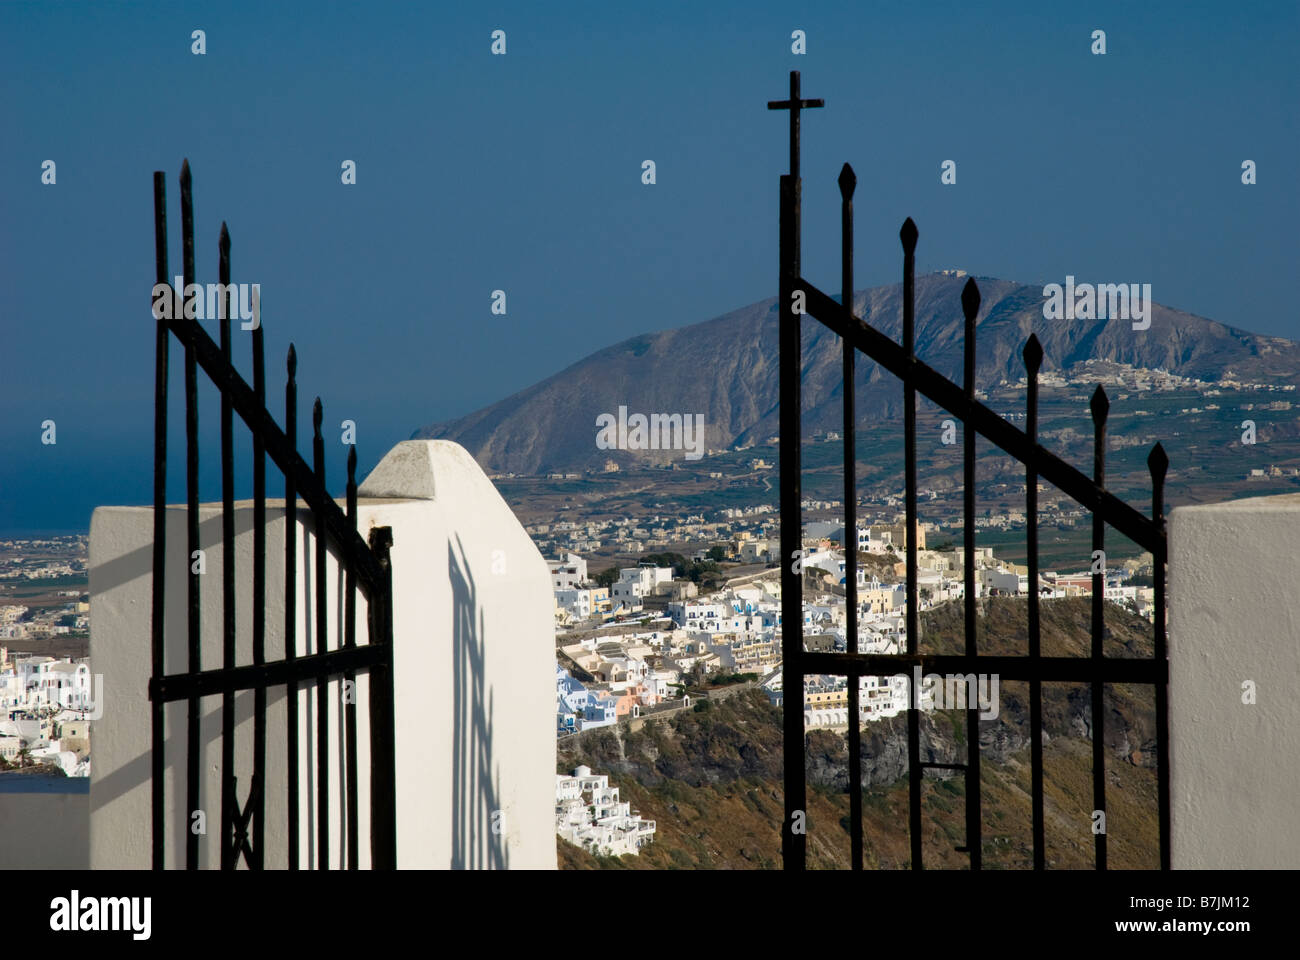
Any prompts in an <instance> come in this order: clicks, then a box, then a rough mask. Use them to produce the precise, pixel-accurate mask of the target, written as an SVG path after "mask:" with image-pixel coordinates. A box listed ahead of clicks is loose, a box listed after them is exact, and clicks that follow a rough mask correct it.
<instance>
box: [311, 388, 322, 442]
mask: <svg viewBox="0 0 1300 960" xmlns="http://www.w3.org/2000/svg"><path fill="white" fill-rule="evenodd" d="M324 419H325V411H324V409H323V408H322V407H321V405H320V397H317V398H316V405H315V406H313V407H312V408H311V422H312V426H313V427H315V428H316V432H317V433H320V425H321V422H322V421H323V420H324Z"/></svg>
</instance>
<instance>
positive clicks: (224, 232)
mask: <svg viewBox="0 0 1300 960" xmlns="http://www.w3.org/2000/svg"><path fill="white" fill-rule="evenodd" d="M217 243H218V245H219V246H220V248H221V252H222V253H225V254H229V253H230V231H229V230H228V229H227V228H226V221H224V220H222V221H221V239H220V240H218V241H217Z"/></svg>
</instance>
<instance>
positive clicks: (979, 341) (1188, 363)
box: [412, 273, 1300, 474]
mask: <svg viewBox="0 0 1300 960" xmlns="http://www.w3.org/2000/svg"><path fill="white" fill-rule="evenodd" d="M975 280H976V282H977V283H978V285H979V288H980V295H981V305H980V311H979V314H978V316H977V318H976V331H977V336H976V383H977V384H978V386H979V387H980V388H981V389H987V388H989V387H991V386H996V385H997V384H998V383H999V381H1000V380H1003V379H1008V380H1012V381H1014V380H1016V379H1018V378H1020V377H1021V376H1023V375H1024V367H1023V362H1022V360H1021V353H1020V351H1021V349H1022V348H1023V346H1024V343H1025V341H1026V340H1027V339H1028V337H1029V334H1030V333H1031V332H1032V333H1034V334H1036V335H1037V336H1038V339H1039V340H1040V342H1041V343H1042V345H1043V353H1044V358H1043V365H1042V369H1043V371H1045V372H1046V371H1054V370H1059V371H1065V372H1068V371H1070V370H1072V369H1073V368H1074V367H1076V366H1078V365H1080V364H1082V363H1084V362H1085V361H1087V360H1089V359H1101V360H1110V361H1114V362H1118V363H1127V364H1130V365H1131V366H1133V367H1139V368H1145V369H1163V370H1166V371H1168V372H1170V373H1173V374H1177V375H1179V376H1184V377H1195V378H1199V379H1204V380H1217V379H1219V378H1221V377H1223V376H1224V375H1225V374H1226V373H1228V372H1229V371H1230V372H1231V373H1232V374H1233V375H1235V376H1237V377H1239V378H1242V379H1247V380H1253V381H1268V380H1272V379H1274V378H1277V377H1278V376H1286V377H1293V376H1294V375H1295V374H1296V372H1297V371H1300V344H1297V343H1295V342H1293V341H1289V340H1285V339H1282V338H1279V337H1268V336H1262V335H1257V334H1252V333H1250V332H1248V331H1246V330H1242V329H1239V328H1234V327H1229V326H1227V325H1225V324H1222V323H1219V322H1218V321H1215V320H1210V319H1208V318H1205V317H1200V316H1197V315H1195V314H1190V313H1186V312H1184V311H1179V310H1174V309H1171V308H1168V307H1165V306H1162V305H1161V304H1159V303H1152V304H1151V305H1150V311H1151V313H1150V328H1149V329H1146V330H1141V331H1138V330H1133V329H1132V324H1131V322H1130V321H1129V320H1120V319H1098V320H1056V319H1051V320H1049V319H1046V318H1044V317H1043V303H1044V296H1043V293H1042V288H1041V287H1038V286H1033V285H1027V284H1020V283H1016V282H1014V281H1009V280H1002V279H998V278H993V277H977V278H975ZM966 282H967V281H966V278H964V277H959V276H955V275H952V274H951V273H931V274H926V275H923V276H920V277H918V278H917V280H916V345H917V346H916V350H917V355H918V356H919V357H920V358H921V359H922V360H923V361H924V362H926V363H927V364H929V365H930V366H931V367H934V368H935V369H936V370H938V371H939V372H940V373H942V374H944V375H945V376H947V377H949V378H951V379H954V380H956V381H957V382H960V379H961V376H962V354H963V349H964V348H963V342H962V340H963V333H964V329H965V321H964V319H963V316H962V312H961V303H960V293H961V289H962V287H963V286H964V285H965V283H966ZM853 307H854V313H855V315H857V316H859V317H861V318H862V319H863V320H864V321H866V322H867V323H869V324H871V325H872V326H874V327H876V328H877V329H878V330H880V331H881V332H882V333H884V334H885V335H886V336H888V337H890V338H891V339H893V340H895V342H897V341H899V340H900V339H901V316H902V285H901V284H890V285H886V286H880V287H872V288H868V289H864V290H861V291H858V292H857V293H856V294H855V295H854V297H853ZM802 343H803V372H804V376H803V392H802V401H803V411H804V430H805V431H814V430H838V429H839V428H840V426H841V421H842V416H843V414H842V412H841V410H842V408H841V399H840V398H841V388H842V383H841V380H842V377H841V356H842V354H841V347H840V344H839V338H838V337H836V336H835V335H834V334H833V333H832V332H831V331H830V330H828V329H826V328H825V327H824V326H822V325H821V324H820V323H819V322H817V321H816V320H813V319H811V318H809V319H808V321H807V322H805V323H804V324H803V336H802ZM777 356H778V355H777V314H776V298H775V297H769V298H767V299H764V300H760V301H757V302H756V303H751V304H749V305H747V306H744V307H740V308H738V309H736V310H733V311H730V312H728V313H725V314H722V315H720V316H717V317H714V318H711V319H709V320H704V321H701V322H698V323H693V324H688V325H686V326H682V327H676V328H672V329H668V330H663V331H659V332H654V333H643V334H638V335H636V336H633V337H629V338H627V339H625V340H622V341H620V342H618V343H615V344H611V345H610V346H607V347H604V348H602V349H600V350H597V351H595V352H594V353H592V354H590V355H588V356H586V357H583V358H581V359H579V360H577V361H575V362H574V363H572V364H570V365H569V366H567V367H565V368H564V369H563V370H561V371H559V372H558V373H556V374H554V375H552V376H550V377H547V378H546V379H544V380H541V381H539V382H537V383H535V384H533V385H532V386H529V387H526V388H525V389H523V390H521V391H518V392H517V393H515V394H512V395H511V396H509V397H506V398H503V399H502V400H499V401H497V402H496V403H493V404H489V405H488V406H486V407H483V408H481V409H479V410H476V411H474V412H472V413H470V414H467V415H465V416H462V417H459V418H455V419H452V420H445V421H441V422H437V423H433V424H429V425H428V426H425V427H421V428H419V429H417V430H415V431H414V432H413V433H412V439H419V438H438V439H449V440H454V441H456V442H458V443H460V444H461V445H463V446H464V447H466V448H467V449H468V450H469V451H470V453H471V454H472V455H473V456H474V457H475V459H476V460H478V462H479V463H480V464H481V465H482V466H483V467H484V468H485V469H487V470H489V471H493V472H513V473H520V474H535V473H544V472H549V471H553V470H574V469H579V470H586V469H597V470H598V469H600V468H601V466H602V465H603V464H604V462H605V461H606V460H607V459H614V460H615V461H616V462H620V463H626V462H628V460H629V459H631V458H634V457H636V458H645V459H649V460H660V461H662V460H666V459H669V458H671V457H674V456H675V457H678V458H680V457H681V452H680V451H662V450H658V451H656V450H645V451H625V450H605V449H600V448H599V447H598V446H597V444H596V442H595V438H596V433H597V426H596V418H597V417H598V416H600V415H601V414H605V413H608V414H614V415H617V413H618V408H619V407H620V406H623V407H626V408H627V410H628V411H629V414H631V413H642V414H646V415H649V414H651V413H669V414H683V415H686V414H703V415H704V422H705V425H706V443H705V446H706V447H707V448H709V449H713V450H721V449H727V448H730V447H732V446H736V445H744V444H748V443H752V442H756V441H761V440H764V439H766V438H767V437H768V436H771V435H773V434H776V433H777V423H778V362H777ZM855 373H856V376H855V385H856V393H857V411H858V419H859V422H865V421H867V420H868V419H871V418H876V419H879V418H889V417H900V416H901V410H902V390H901V386H900V384H899V382H898V381H897V380H896V379H895V378H894V377H893V376H892V375H890V374H888V373H887V372H886V371H884V370H882V369H881V368H880V367H879V366H878V365H877V364H876V363H875V362H874V361H872V360H870V358H868V357H866V356H865V355H862V354H859V355H858V359H857V368H856V371H855Z"/></svg>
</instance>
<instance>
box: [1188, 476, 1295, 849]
mask: <svg viewBox="0 0 1300 960" xmlns="http://www.w3.org/2000/svg"><path fill="white" fill-rule="evenodd" d="M1297 544H1300V494H1287V495H1284V496H1276V497H1256V498H1252V499H1248V500H1235V501H1231V502H1228V503H1216V504H1212V505H1208V506H1194V507H1180V508H1178V509H1176V510H1174V511H1173V513H1172V514H1171V516H1170V523H1169V551H1170V552H1169V659H1170V698H1169V702H1170V723H1169V726H1170V737H1171V739H1172V750H1171V753H1170V763H1171V768H1172V781H1171V791H1172V793H1171V804H1172V811H1171V818H1172V830H1173V836H1172V851H1171V852H1172V859H1173V866H1174V867H1175V868H1178V869H1185V868H1196V869H1203V868H1213V869H1241V868H1296V867H1300V821H1298V820H1297V818H1296V811H1297V809H1298V806H1297V804H1300V576H1297V569H1296V568H1297V557H1296V549H1297ZM1252 689H1253V700H1254V702H1253V703H1250V702H1246V701H1249V700H1251V699H1252Z"/></svg>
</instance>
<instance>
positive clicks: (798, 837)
mask: <svg viewBox="0 0 1300 960" xmlns="http://www.w3.org/2000/svg"><path fill="white" fill-rule="evenodd" d="M823 105H824V101H822V100H806V99H802V98H801V96H800V90H799V73H798V71H792V72H791V74H790V95H789V98H788V99H786V100H780V101H769V102H768V108H769V109H773V110H789V111H790V173H789V175H786V176H782V177H781V206H780V285H779V294H778V298H779V310H780V314H779V316H780V333H779V343H780V401H781V411H780V434H781V451H780V472H781V504H780V510H781V556H782V561H783V562H782V576H781V581H782V582H781V621H782V624H781V629H782V662H783V667H782V669H783V676H782V683H783V687H784V690H785V696H784V698H783V699H784V738H785V804H786V817H785V823H784V825H783V828H782V854H783V856H784V861H785V867H786V869H788V870H791V869H793V870H802V869H803V868H804V866H805V857H806V847H807V836H806V833H805V832H804V831H803V830H802V829H800V827H801V826H802V825H803V824H804V823H805V819H804V815H805V811H806V810H807V789H806V782H805V767H804V764H805V741H804V736H805V730H804V703H803V689H804V677H805V676H806V675H808V674H823V675H832V676H843V677H847V678H848V681H849V684H848V695H849V717H850V723H849V779H850V783H849V797H850V837H851V853H850V856H851V865H852V867H853V869H858V870H860V869H862V865H863V855H862V854H863V838H862V738H861V729H860V723H854V722H853V721H852V718H854V717H856V716H858V715H859V702H858V701H859V686H858V684H859V678H860V677H863V676H879V675H893V674H897V673H900V672H903V671H907V672H909V673H911V672H912V671H913V670H914V669H915V668H918V667H919V668H920V670H921V672H923V673H924V672H928V671H933V672H935V673H939V674H960V675H963V676H964V675H968V674H972V673H980V672H985V673H993V674H997V675H999V676H1000V677H1001V678H1003V679H1007V680H1019V681H1027V682H1028V684H1029V692H1030V727H1031V729H1030V763H1031V793H1032V817H1033V847H1034V852H1033V858H1034V868H1035V869H1038V870H1041V869H1044V867H1045V866H1046V855H1045V846H1046V844H1045V838H1044V816H1043V742H1042V685H1043V683H1044V682H1071V681H1072V682H1080V683H1088V684H1090V685H1091V693H1092V701H1091V704H1092V731H1091V734H1092V784H1093V805H1094V809H1095V810H1099V811H1102V812H1103V813H1104V811H1105V809H1106V781H1105V775H1106V763H1105V761H1106V758H1105V733H1104V731H1105V722H1104V721H1105V718H1104V712H1103V707H1102V692H1103V685H1104V684H1106V683H1133V684H1147V685H1150V686H1152V687H1153V688H1154V691H1155V712H1156V742H1157V768H1156V775H1157V797H1158V818H1159V845H1160V867H1161V869H1164V870H1167V869H1169V866H1170V853H1169V709H1168V686H1167V685H1168V658H1167V654H1166V645H1165V563H1166V558H1167V552H1166V537H1165V521H1164V480H1165V473H1166V470H1167V469H1168V466H1169V459H1168V457H1167V456H1166V454H1165V451H1164V448H1163V447H1162V446H1161V445H1160V444H1159V443H1157V444H1156V445H1155V447H1154V448H1152V450H1151V453H1150V455H1149V457H1148V458H1147V465H1148V467H1149V469H1150V472H1151V481H1152V509H1151V516H1150V517H1146V516H1144V515H1142V514H1141V513H1139V512H1138V511H1137V510H1135V509H1134V508H1133V507H1131V506H1129V505H1128V504H1127V503H1125V502H1124V501H1122V500H1120V499H1119V498H1117V497H1116V496H1115V495H1114V494H1112V493H1110V492H1109V491H1107V490H1106V487H1105V479H1106V477H1105V446H1106V414H1107V411H1108V408H1109V402H1108V400H1107V398H1106V393H1105V391H1104V390H1103V389H1102V388H1101V387H1100V386H1098V387H1097V389H1096V392H1095V393H1094V394H1093V397H1092V403H1091V410H1092V418H1093V425H1094V458H1093V476H1092V477H1091V478H1089V477H1087V476H1085V475H1084V474H1082V473H1080V472H1079V471H1078V470H1076V469H1075V468H1074V467H1072V466H1070V465H1069V464H1067V463H1065V462H1064V461H1063V460H1061V459H1060V458H1058V457H1057V456H1055V455H1054V454H1052V453H1050V452H1049V451H1047V450H1045V449H1044V448H1043V447H1042V446H1041V445H1039V443H1038V439H1037V423H1038V370H1039V366H1040V365H1041V363H1042V359H1043V350H1042V347H1041V345H1040V344H1039V342H1038V339H1037V337H1035V336H1033V335H1032V334H1031V335H1030V337H1029V340H1028V342H1027V343H1026V344H1025V347H1024V352H1023V359H1024V363H1025V370H1026V374H1027V384H1028V397H1027V401H1028V406H1027V412H1026V418H1025V429H1024V430H1023V431H1022V430H1020V429H1018V428H1016V427H1014V426H1012V425H1011V424H1010V423H1008V422H1007V421H1006V420H1004V419H1002V418H1001V417H999V416H998V415H997V414H995V413H994V412H993V411H992V410H990V409H989V408H988V407H986V406H984V405H983V404H982V403H980V402H979V401H977V400H976V398H975V319H976V316H977V315H978V313H979V307H980V294H979V288H978V286H977V285H976V283H975V281H974V279H971V280H968V281H967V283H966V285H965V288H964V289H963V290H962V294H961V306H962V312H963V315H964V317H965V351H964V356H963V361H964V364H963V365H964V383H963V384H962V386H958V385H957V384H955V383H953V382H952V381H950V380H948V379H947V378H946V377H944V376H942V375H941V374H939V373H938V372H937V371H935V370H934V369H932V368H931V367H929V366H927V365H926V364H925V363H924V362H922V361H921V360H920V359H919V358H918V357H917V355H916V345H915V335H914V314H915V273H916V269H915V267H916V259H915V253H916V243H917V238H918V231H917V228H916V224H914V223H913V222H912V220H911V218H908V220H907V221H906V222H905V223H904V224H903V227H902V230H901V231H900V239H901V241H902V245H903V342H902V344H901V345H900V344H897V343H895V342H894V341H893V340H891V339H890V338H889V337H887V336H885V335H884V334H883V333H881V332H880V331H878V330H876V329H875V328H873V327H871V326H870V325H869V324H866V323H864V322H863V321H862V320H860V319H858V318H857V317H855V316H854V315H853V313H852V296H853V192H854V188H855V186H856V183H857V180H856V177H855V176H854V173H853V169H852V168H851V167H850V166H849V165H848V164H847V163H846V164H845V165H844V167H843V169H842V170H841V172H840V176H839V187H840V196H841V251H842V252H841V274H842V285H841V298H840V302H839V303H836V302H835V301H834V300H833V299H832V298H831V297H829V296H827V295H826V294H825V293H823V292H822V291H820V290H819V289H817V287H815V286H814V285H813V284H811V283H809V282H808V281H807V280H806V279H804V277H803V276H802V273H801V264H800V244H801V223H800V200H801V181H800V177H799V137H800V112H801V111H802V110H805V109H810V108H816V107H822V106H823ZM800 294H801V295H802V296H797V295H800ZM799 300H802V301H803V305H804V312H806V313H807V314H809V315H811V316H812V317H813V318H814V319H816V320H817V321H819V322H820V323H822V324H823V325H825V326H826V327H827V328H828V329H830V330H831V331H833V332H834V333H836V334H838V335H839V337H840V338H841V341H842V345H843V351H844V357H843V378H844V388H843V390H844V394H843V402H844V431H843V441H844V504H845V543H846V549H845V588H846V604H847V609H848V610H849V611H850V613H849V616H848V618H847V621H846V622H847V625H848V626H847V634H848V635H847V642H846V647H847V651H846V652H845V653H829V652H810V651H807V650H805V649H804V644H803V620H802V602H803V598H802V592H803V585H802V578H801V575H800V573H799V572H798V571H797V566H796V565H795V560H796V559H797V558H798V557H799V556H800V553H799V551H800V550H801V536H802V527H803V524H802V515H801V509H802V508H801V500H802V497H801V483H800V480H801V478H800V449H799V448H800V439H801V424H800V416H801V408H800V391H801V386H802V384H801V360H802V358H801V345H800V334H801V329H800V326H801V325H800V316H801V313H800V312H799ZM858 351H861V352H862V353H864V354H866V355H867V356H868V357H870V358H871V359H872V360H874V361H875V362H876V363H877V364H879V365H880V366H881V367H883V368H884V369H885V370H887V371H888V372H890V373H892V374H893V375H894V376H896V377H897V378H898V379H899V380H901V381H902V385H903V411H904V423H903V430H904V444H905V464H904V473H905V481H904V483H905V511H906V513H905V525H906V530H907V531H908V534H907V538H906V575H907V610H906V630H907V652H906V653H905V654H864V653H861V652H859V649H858V623H857V617H856V615H855V614H854V611H856V608H857V553H856V550H855V549H851V548H850V547H849V546H848V545H849V543H850V540H851V535H852V531H854V530H855V529H856V524H857V517H856V504H857V492H856V474H855V469H854V467H855V462H856V456H855V420H854V392H853V374H854V359H855V355H856V353H857V352H858ZM918 393H919V394H921V395H922V396H924V397H926V398H927V399H929V400H931V401H932V402H933V403H935V404H937V405H938V406H940V407H942V408H943V409H945V410H947V411H948V412H949V413H951V414H953V415H954V416H956V417H958V418H959V419H960V420H961V421H962V423H963V425H964V429H963V433H964V437H963V440H964V443H963V493H964V497H963V513H964V524H963V526H964V534H965V542H964V594H965V596H964V602H965V639H966V645H965V653H964V654H961V655H930V654H922V653H920V652H919V651H918V649H917V641H918V635H919V630H918V626H919V605H918V597H917V593H918V591H917V530H918V523H917V481H916V397H917V394H918ZM977 434H978V435H980V436H983V437H984V438H985V439H987V440H989V441H990V442H992V443H993V444H994V445H995V446H997V447H998V448H999V449H1001V450H1002V451H1004V452H1005V453H1007V454H1009V455H1010V456H1012V457H1014V458H1015V459H1016V460H1018V461H1019V462H1020V463H1022V464H1024V467H1025V478H1026V520H1027V533H1026V537H1027V545H1028V558H1027V559H1028V581H1029V585H1030V589H1029V597H1028V630H1029V655H1028V656H1026V657H1008V656H983V655H980V653H979V650H978V649H977V644H976V632H975V623H976V603H975V526H974V520H975V489H974V485H975V437H976V435H977ZM1040 479H1042V480H1047V481H1048V482H1050V483H1052V484H1054V485H1055V486H1056V487H1057V488H1059V489H1060V490H1061V491H1062V492H1064V493H1065V494H1067V495H1068V496H1069V497H1071V498H1072V499H1073V500H1075V501H1076V502H1077V503H1079V504H1080V505H1081V506H1083V507H1085V508H1087V509H1088V510H1089V511H1090V512H1091V514H1092V545H1093V549H1094V550H1103V549H1104V545H1105V528H1106V526H1107V525H1109V526H1111V527H1113V528H1114V529H1115V530H1117V531H1118V532H1120V533H1122V534H1123V535H1125V536H1126V537H1128V538H1129V539H1131V540H1132V541H1133V542H1134V543H1136V544H1138V545H1139V546H1141V547H1143V548H1145V549H1146V550H1148V551H1150V552H1151V555H1152V557H1153V561H1154V562H1153V567H1154V571H1153V572H1154V578H1153V579H1154V621H1155V623H1154V627H1155V629H1154V633H1155V638H1154V655H1153V656H1152V657H1150V658H1144V659H1137V658H1122V659H1121V658H1108V657H1105V656H1103V652H1102V639H1103V636H1104V632H1105V613H1104V608H1103V604H1104V600H1105V576H1104V574H1103V573H1100V572H1098V570H1097V568H1096V567H1095V566H1094V569H1093V573H1092V624H1091V626H1092V647H1091V655H1090V656H1089V657H1044V656H1042V654H1041V650H1040V639H1041V638H1040V618H1039V612H1040V611H1039V594H1038V589H1037V588H1038V583H1039V576H1038V574H1039V564H1038V497H1037V487H1038V481H1039V480H1040ZM913 697H915V693H913ZM969 699H970V698H969V697H968V698H967V707H968V709H967V711H966V732H967V735H966V742H967V744H968V754H967V760H966V762H965V763H964V764H939V763H923V762H922V761H921V756H920V716H919V711H918V710H917V709H916V708H915V700H913V702H912V704H910V706H911V708H910V709H909V710H908V711H907V742H908V774H909V804H908V807H909V824H908V826H909V831H910V839H911V867H912V869H914V870H919V869H922V866H923V865H922V849H921V848H922V844H921V841H922V836H921V783H922V777H923V776H924V771H925V770H926V769H930V768H942V769H948V770H959V771H962V772H964V774H965V782H966V791H965V795H966V843H965V846H964V847H959V848H957V849H958V850H959V851H961V852H965V853H967V854H968V855H969V857H970V865H971V869H974V870H978V869H980V867H981V860H982V842H981V821H980V747H979V726H978V724H979V712H978V708H977V707H971V704H970V702H969ZM1094 848H1095V864H1096V867H1097V869H1099V870H1104V869H1106V834H1105V832H1104V830H1103V831H1101V832H1097V833H1095V834H1094Z"/></svg>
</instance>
